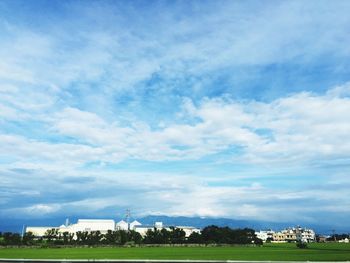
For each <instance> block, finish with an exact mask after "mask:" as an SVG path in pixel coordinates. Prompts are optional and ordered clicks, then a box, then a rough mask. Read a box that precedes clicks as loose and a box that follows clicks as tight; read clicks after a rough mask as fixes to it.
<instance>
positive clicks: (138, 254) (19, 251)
mask: <svg viewBox="0 0 350 263" xmlns="http://www.w3.org/2000/svg"><path fill="white" fill-rule="evenodd" d="M0 258H26V259H30V258H36V259H38V258H41V259H213V260H283V261H298V260H300V261H307V260H310V261H348V260H350V244H339V243H327V244H310V245H309V248H308V249H298V248H296V246H295V244H266V245H264V246H262V247H244V246H237V247H125V248H124V247H117V248H116V247H114V248H113V247H105V248H3V249H0Z"/></svg>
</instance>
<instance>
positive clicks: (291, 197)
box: [0, 1, 350, 224]
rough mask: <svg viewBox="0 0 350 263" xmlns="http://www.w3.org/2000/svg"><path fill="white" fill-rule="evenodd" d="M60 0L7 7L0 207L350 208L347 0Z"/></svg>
mask: <svg viewBox="0 0 350 263" xmlns="http://www.w3.org/2000/svg"><path fill="white" fill-rule="evenodd" d="M50 4H51V5H53V6H54V8H52V7H50V6H47V5H45V4H41V3H27V2H24V1H11V2H3V3H1V4H0V7H1V11H0V14H1V17H2V18H1V19H0V29H1V31H2V34H1V36H0V57H1V61H0V149H1V150H0V178H1V180H2V188H1V192H0V194H1V201H0V206H1V210H2V211H5V212H2V216H6V214H11V215H19V216H21V215H27V216H33V214H37V213H42V214H45V215H61V214H64V213H68V212H67V211H69V213H73V214H74V213H77V214H78V213H84V214H85V212H86V213H87V214H88V213H90V215H94V214H99V213H101V215H102V214H103V215H111V214H113V213H114V212H113V213H112V210H113V209H114V210H115V209H117V208H118V209H122V208H125V207H132V208H133V209H134V210H135V211H136V213H138V214H140V215H141V214H147V213H158V214H159V213H167V214H171V215H181V214H182V215H205V216H213V215H220V216H230V217H240V218H259V219H269V218H275V219H276V220H280V221H281V220H287V219H290V220H294V219H295V220H297V219H298V218H303V220H308V221H310V222H311V221H315V220H317V218H318V215H319V214H320V213H324V212H327V211H333V212H334V216H333V217H332V218H330V220H335V219H336V218H337V216H339V218H345V217H346V215H348V214H349V211H348V210H347V209H343V207H348V201H347V200H348V199H349V194H348V193H347V191H346V189H344V188H342V187H341V185H347V184H349V178H348V172H349V165H348V161H349V158H350V143H349V141H350V137H349V132H348V131H349V130H350V119H349V117H348V113H349V112H350V97H349V95H350V88H349V77H348V76H349V73H350V72H349V68H350V67H349V66H350V65H349V61H350V60H349V57H350V49H349V45H348V43H349V41H350V39H349V36H350V34H349V28H350V19H349V16H348V13H349V10H350V5H349V3H348V2H347V1H335V2H334V3H332V4H329V2H326V1H321V2H319V1H318V2H314V1H308V2H305V1H274V2H269V3H264V4H261V3H260V2H258V1H251V2H229V1H218V2H210V1H209V2H206V1H204V2H195V1H194V2H191V1H190V2H166V1H165V2H157V1H155V2H149V1H145V2H142V1H141V2H137V3H136V2H128V3H123V4H121V3H119V2H115V1H111V2H109V1H105V2H94V1H87V2H86V3H84V5H82V3H80V2H75V1H63V2H62V1H51V3H50ZM34 10H35V12H34ZM315 181H317V182H318V183H319V185H318V186H317V187H315V186H314V185H313V184H314V182H315ZM77 184H80V185H81V186H83V187H77ZM53 186H56V187H54V189H53ZM57 186H59V187H57ZM335 188H336V189H337V191H334V189H335ZM48 189H52V191H51V192H50V191H49V190H48ZM20 194H23V195H25V196H26V198H21V197H20V196H19V195H20ZM44 200H45V201H44ZM198 204H201V205H198ZM84 211H85V212H84ZM281 211H283V217H282V216H281ZM340 221H341V220H340V219H339V224H340V223H341V222H340Z"/></svg>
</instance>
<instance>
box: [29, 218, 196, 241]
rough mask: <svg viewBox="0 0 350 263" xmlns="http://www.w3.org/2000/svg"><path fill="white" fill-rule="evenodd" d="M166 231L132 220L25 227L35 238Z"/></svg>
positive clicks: (160, 225) (186, 228) (188, 231)
mask: <svg viewBox="0 0 350 263" xmlns="http://www.w3.org/2000/svg"><path fill="white" fill-rule="evenodd" d="M174 227H175V228H181V229H183V230H184V231H185V233H186V237H188V236H190V235H191V234H192V233H193V232H197V233H199V232H200V229H198V228H195V227H190V226H174ZM154 228H156V229H163V228H165V229H167V230H170V226H164V225H163V223H162V222H155V224H154V225H142V224H141V223H140V222H138V221H136V220H134V221H133V222H131V223H128V222H126V221H124V220H121V221H119V222H117V223H116V222H115V221H114V220H113V219H79V220H78V222H77V223H75V224H69V223H68V222H66V224H64V225H61V226H59V227H52V226H47V227H33V226H28V227H26V232H32V233H33V235H34V236H36V237H43V236H45V233H46V231H47V230H50V229H57V230H58V232H59V233H63V232H68V233H70V234H76V233H77V232H79V231H80V232H84V231H86V232H91V231H100V232H101V233H102V234H105V233H107V231H108V230H111V231H116V230H134V231H136V232H138V233H140V234H141V235H142V236H145V235H146V232H147V231H148V230H149V229H150V230H153V229H154Z"/></svg>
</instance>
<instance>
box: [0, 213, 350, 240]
mask: <svg viewBox="0 0 350 263" xmlns="http://www.w3.org/2000/svg"><path fill="white" fill-rule="evenodd" d="M79 218H91V219H94V218H95V219H114V220H116V222H117V221H119V220H122V219H123V218H110V217H87V216H80V217H79V216H75V217H70V218H69V219H70V222H71V223H76V222H77V220H78V219H79ZM135 219H136V220H138V221H139V222H140V223H142V224H144V225H153V224H154V223H155V222H163V224H164V225H175V226H193V227H198V228H203V227H206V226H209V225H217V226H228V227H231V228H246V227H247V228H252V229H255V230H265V229H273V230H275V231H278V230H281V229H283V228H286V227H292V226H296V225H300V226H302V227H307V228H312V229H314V230H315V231H316V233H319V234H325V235H329V234H331V230H332V229H335V231H336V232H337V233H347V232H349V229H346V227H343V228H339V227H338V228H336V227H332V226H327V225H322V224H308V223H305V222H293V223H291V222H267V221H259V220H241V219H231V218H213V217H186V216H166V215H149V216H145V217H133V218H132V219H131V220H135ZM124 220H125V219H124ZM64 222H65V218H61V217H60V218H57V217H56V218H45V219H16V220H10V219H0V232H6V231H12V232H21V231H22V227H23V225H25V226H52V227H54V226H60V225H62V224H64Z"/></svg>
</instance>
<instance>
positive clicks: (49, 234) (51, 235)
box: [44, 228, 58, 242]
mask: <svg viewBox="0 0 350 263" xmlns="http://www.w3.org/2000/svg"><path fill="white" fill-rule="evenodd" d="M44 237H45V238H46V239H47V241H48V242H51V241H52V240H56V239H57V237H58V229H57V228H51V229H48V230H47V231H46V232H45V235H44Z"/></svg>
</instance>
